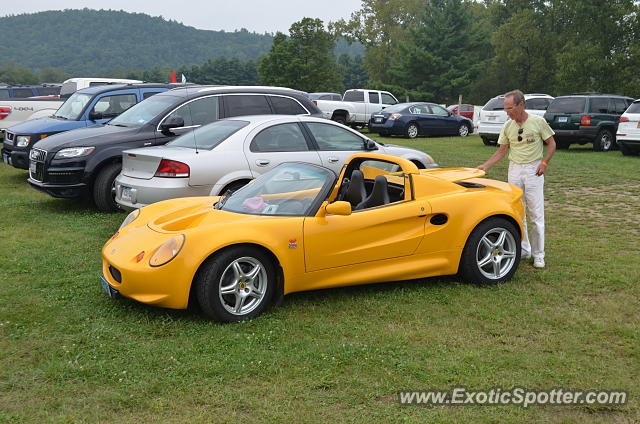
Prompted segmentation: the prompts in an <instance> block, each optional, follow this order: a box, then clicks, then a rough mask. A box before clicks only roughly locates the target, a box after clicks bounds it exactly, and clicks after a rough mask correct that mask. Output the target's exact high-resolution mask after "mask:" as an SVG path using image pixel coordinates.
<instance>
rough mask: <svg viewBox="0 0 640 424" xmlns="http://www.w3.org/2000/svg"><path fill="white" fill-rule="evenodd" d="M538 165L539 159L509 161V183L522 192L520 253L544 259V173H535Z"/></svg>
mask: <svg viewBox="0 0 640 424" xmlns="http://www.w3.org/2000/svg"><path fill="white" fill-rule="evenodd" d="M538 165H540V161H539V160H537V161H534V162H530V163H524V164H518V163H514V162H509V183H510V184H513V185H515V186H518V187H520V188H521V189H522V191H523V192H524V193H523V195H522V203H524V211H525V220H524V237H523V238H522V253H523V255H531V256H533V257H534V258H541V259H544V175H540V176H538V175H536V169H538ZM527 218H528V219H529V222H530V224H531V239H529V235H528V231H527ZM529 240H531V243H529Z"/></svg>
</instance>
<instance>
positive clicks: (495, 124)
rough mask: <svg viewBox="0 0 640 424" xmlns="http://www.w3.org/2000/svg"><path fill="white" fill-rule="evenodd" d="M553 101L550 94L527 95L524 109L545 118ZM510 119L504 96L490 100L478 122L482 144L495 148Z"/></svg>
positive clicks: (483, 108)
mask: <svg viewBox="0 0 640 424" xmlns="http://www.w3.org/2000/svg"><path fill="white" fill-rule="evenodd" d="M553 99H554V98H553V97H552V96H550V95H548V94H525V95H524V109H525V111H526V112H527V113H531V114H534V115H538V116H544V113H545V111H546V110H547V108H548V107H549V103H551V100H553ZM508 119H509V116H507V112H505V111H504V95H500V96H496V97H494V98H493V99H491V100H489V101H488V102H487V104H485V105H484V106H483V107H482V110H481V111H480V119H479V122H478V134H479V135H480V138H482V142H483V143H484V144H485V145H487V146H495V145H496V144H497V143H498V136H499V135H500V130H501V129H502V126H503V125H504V123H505V122H507V120H508Z"/></svg>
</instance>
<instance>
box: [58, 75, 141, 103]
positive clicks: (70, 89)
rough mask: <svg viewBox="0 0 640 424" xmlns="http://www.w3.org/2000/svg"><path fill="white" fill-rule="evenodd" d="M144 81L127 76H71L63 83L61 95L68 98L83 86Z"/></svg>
mask: <svg viewBox="0 0 640 424" xmlns="http://www.w3.org/2000/svg"><path fill="white" fill-rule="evenodd" d="M143 82H144V81H140V80H134V79H125V78H99V77H98V78H69V79H68V80H65V81H64V82H63V83H62V87H61V88H60V97H64V98H67V97H69V96H71V95H72V94H73V93H75V92H76V91H78V90H82V89H83V88H88V87H95V86H98V85H112V84H140V83H143Z"/></svg>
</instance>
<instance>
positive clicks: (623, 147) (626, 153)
mask: <svg viewBox="0 0 640 424" xmlns="http://www.w3.org/2000/svg"><path fill="white" fill-rule="evenodd" d="M618 146H619V147H620V151H621V152H622V155H623V156H637V155H638V151H635V150H631V149H630V148H628V147H627V146H626V145H625V144H618Z"/></svg>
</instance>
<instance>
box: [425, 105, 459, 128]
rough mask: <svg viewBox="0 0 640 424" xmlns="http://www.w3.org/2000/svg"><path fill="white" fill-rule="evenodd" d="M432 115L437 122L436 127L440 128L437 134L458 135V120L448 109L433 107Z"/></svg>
mask: <svg viewBox="0 0 640 424" xmlns="http://www.w3.org/2000/svg"><path fill="white" fill-rule="evenodd" d="M431 113H432V114H433V117H434V119H435V121H436V127H437V128H438V132H437V134H457V133H458V126H459V123H458V120H457V119H455V117H453V116H452V114H451V113H450V112H449V111H448V110H447V109H445V108H443V107H442V106H438V105H431Z"/></svg>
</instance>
